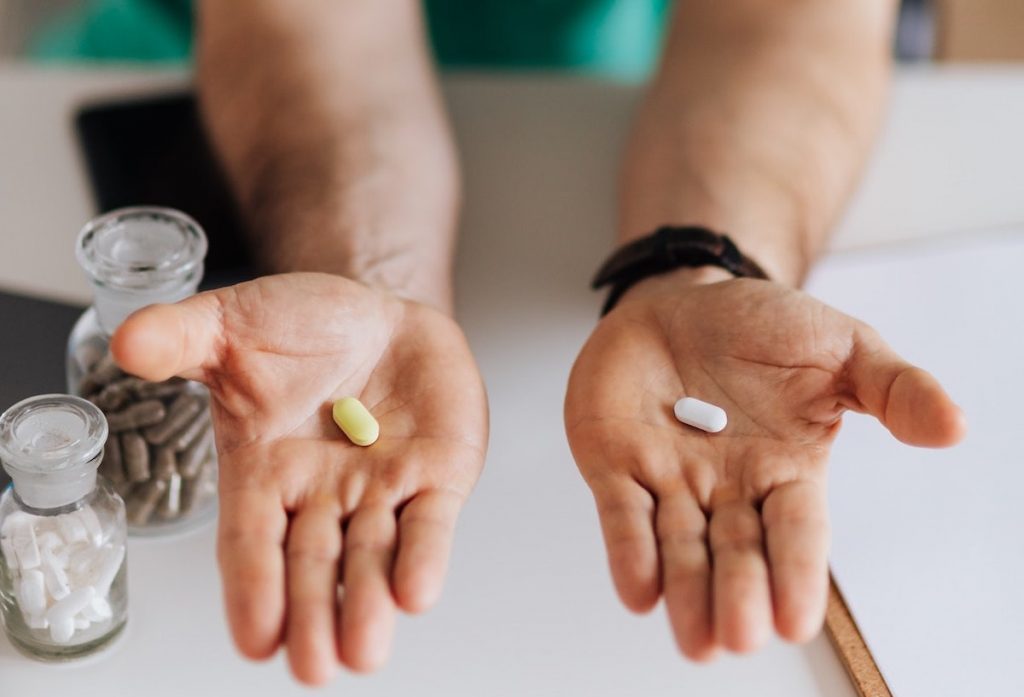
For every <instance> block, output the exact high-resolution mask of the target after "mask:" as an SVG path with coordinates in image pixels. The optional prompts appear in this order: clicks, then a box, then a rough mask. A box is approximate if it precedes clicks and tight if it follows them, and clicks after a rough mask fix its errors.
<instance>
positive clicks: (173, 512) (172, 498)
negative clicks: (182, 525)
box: [156, 472, 181, 520]
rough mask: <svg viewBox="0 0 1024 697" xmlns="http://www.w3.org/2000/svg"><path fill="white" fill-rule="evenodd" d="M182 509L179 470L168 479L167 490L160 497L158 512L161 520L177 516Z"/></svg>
mask: <svg viewBox="0 0 1024 697" xmlns="http://www.w3.org/2000/svg"><path fill="white" fill-rule="evenodd" d="M180 511H181V475H179V474H178V473H177V472H175V473H174V474H172V475H171V478H170V479H168V480H167V491H165V492H164V495H163V496H162V497H161V498H160V505H159V507H158V508H157V511H156V514H157V517H159V518H160V519H161V520H170V519H172V518H177V517H178V513H179V512H180Z"/></svg>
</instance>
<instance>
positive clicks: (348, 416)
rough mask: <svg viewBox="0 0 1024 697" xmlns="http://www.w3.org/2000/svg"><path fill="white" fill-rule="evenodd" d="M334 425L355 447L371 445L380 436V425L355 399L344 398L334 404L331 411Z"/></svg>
mask: <svg viewBox="0 0 1024 697" xmlns="http://www.w3.org/2000/svg"><path fill="white" fill-rule="evenodd" d="M331 415H332V416H333V417H334V423H336V424H338V428H340V429H341V430H342V431H344V433H345V435H346V436H348V439H349V440H350V441H352V442H353V443H355V444H356V445H363V446H366V445H373V444H374V443H375V442H376V441H377V437H378V436H380V424H378V423H377V419H375V418H373V414H371V413H370V410H369V409H367V408H366V407H364V406H363V403H362V402H360V401H359V400H358V399H356V398H355V397H345V398H343V399H339V400H338V401H337V402H335V403H334V408H333V409H332V410H331Z"/></svg>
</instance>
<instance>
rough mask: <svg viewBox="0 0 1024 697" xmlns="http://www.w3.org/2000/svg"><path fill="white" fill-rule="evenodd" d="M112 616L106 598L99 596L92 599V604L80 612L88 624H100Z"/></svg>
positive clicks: (112, 612)
mask: <svg viewBox="0 0 1024 697" xmlns="http://www.w3.org/2000/svg"><path fill="white" fill-rule="evenodd" d="M113 614H114V611H113V610H111V608H110V603H108V602H107V600H106V598H103V597H101V596H99V595H97V596H96V597H94V598H93V599H92V602H91V603H89V604H88V605H86V606H85V609H83V610H82V617H84V618H86V619H87V620H89V621H90V622H102V621H103V620H109V619H110V617H111V616H112V615H113Z"/></svg>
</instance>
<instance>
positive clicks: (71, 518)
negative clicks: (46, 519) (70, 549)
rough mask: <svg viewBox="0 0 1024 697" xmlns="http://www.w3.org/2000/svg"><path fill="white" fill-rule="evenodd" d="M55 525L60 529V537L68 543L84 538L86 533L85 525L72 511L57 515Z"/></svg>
mask: <svg viewBox="0 0 1024 697" xmlns="http://www.w3.org/2000/svg"><path fill="white" fill-rule="evenodd" d="M57 527H58V528H59V529H60V534H61V537H63V538H64V541H65V542H67V543H68V544H69V545H70V544H74V543H75V542H80V541H82V540H84V539H85V537H86V534H87V533H86V530H85V525H83V524H82V521H81V520H79V519H78V516H77V515H75V514H74V513H65V514H64V515H60V516H57Z"/></svg>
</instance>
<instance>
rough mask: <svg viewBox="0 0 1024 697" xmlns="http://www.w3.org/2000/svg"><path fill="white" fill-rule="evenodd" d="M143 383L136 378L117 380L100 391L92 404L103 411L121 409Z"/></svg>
mask: <svg viewBox="0 0 1024 697" xmlns="http://www.w3.org/2000/svg"><path fill="white" fill-rule="evenodd" d="M141 382H142V380H140V379H139V378H136V377H127V378H121V379H119V380H115V381H114V382H112V383H110V384H109V385H107V386H106V387H104V388H103V389H102V390H100V391H99V393H98V394H97V395H96V396H95V397H94V398H93V400H92V402H93V403H94V404H95V405H96V406H98V407H99V408H100V409H102V410H103V411H113V410H115V409H120V408H121V407H122V406H124V404H125V402H127V401H128V398H129V397H131V394H132V390H133V389H134V387H135V385H137V384H138V383H141Z"/></svg>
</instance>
